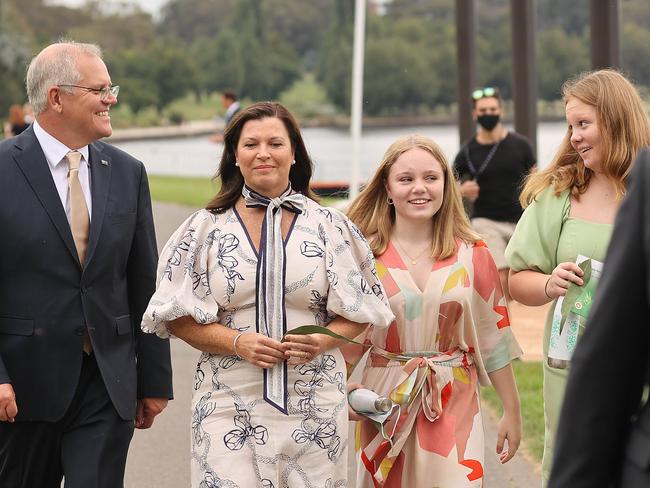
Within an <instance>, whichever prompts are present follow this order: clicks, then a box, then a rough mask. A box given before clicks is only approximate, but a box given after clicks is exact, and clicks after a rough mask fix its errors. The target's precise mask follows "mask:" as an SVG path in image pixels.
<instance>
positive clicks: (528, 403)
mask: <svg viewBox="0 0 650 488" xmlns="http://www.w3.org/2000/svg"><path fill="white" fill-rule="evenodd" d="M513 366H514V370H515V376H516V378H517V387H518V388H519V398H520V399H521V416H522V418H523V422H524V440H523V444H524V448H525V449H526V451H527V452H528V454H529V455H530V456H532V457H533V458H534V459H536V460H537V461H539V462H541V461H542V452H543V451H544V407H543V400H542V363H541V362H530V363H524V362H522V361H515V362H514V363H513ZM481 396H482V398H483V399H484V400H486V401H487V402H488V404H490V406H492V407H493V408H494V410H496V411H497V413H498V414H499V416H501V402H500V401H499V397H498V396H497V394H496V392H495V391H494V388H491V387H488V388H481Z"/></svg>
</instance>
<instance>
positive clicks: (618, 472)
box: [549, 149, 650, 488]
mask: <svg viewBox="0 0 650 488" xmlns="http://www.w3.org/2000/svg"><path fill="white" fill-rule="evenodd" d="M612 235H613V237H612V240H611V243H610V246H609V249H608V252H607V258H606V259H605V265H604V269H603V273H602V275H601V278H600V283H599V285H598V291H597V293H596V298H595V302H594V304H593V307H592V309H591V314H590V316H589V319H588V321H587V325H586V327H585V333H584V336H583V337H582V339H581V341H580V342H579V343H578V346H577V348H576V351H575V353H574V356H573V359H572V361H571V372H570V374H569V382H568V386H567V391H566V396H565V400H564V405H563V408H562V414H561V418H560V424H559V429H558V434H557V444H556V450H555V456H554V461H553V472H552V474H551V478H550V482H549V488H559V487H563V488H569V487H570V488H582V487H584V488H587V487H589V488H595V487H605V486H619V485H624V486H625V487H626V488H634V487H636V486H639V487H640V486H643V487H647V486H650V408H648V406H647V405H646V407H645V408H642V409H641V410H639V408H640V405H639V403H640V398H641V395H642V392H643V388H644V385H645V384H647V383H648V379H649V378H650V361H649V357H650V353H649V351H650V322H649V321H650V306H649V304H650V151H649V150H648V149H646V150H644V151H642V152H641V154H640V155H639V157H638V159H637V161H636V163H635V168H634V170H633V173H632V176H631V181H630V187H629V192H628V195H627V197H626V199H625V201H624V202H623V204H622V206H621V209H620V211H619V213H618V216H617V218H616V224H615V227H614V233H613V234H612ZM633 472H635V473H636V475H634V477H635V479H636V481H632V480H631V478H628V477H627V475H628V474H630V473H633ZM637 475H639V476H640V477H639V476H637ZM621 476H625V479H626V481H624V482H621Z"/></svg>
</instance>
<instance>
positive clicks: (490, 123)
mask: <svg viewBox="0 0 650 488" xmlns="http://www.w3.org/2000/svg"><path fill="white" fill-rule="evenodd" d="M500 118H501V117H500V116H499V115H479V116H478V117H476V121H477V122H478V123H479V124H480V125H481V127H483V128H484V129H485V130H487V131H490V130H492V129H494V128H495V127H496V125H497V124H498V123H499V119H500Z"/></svg>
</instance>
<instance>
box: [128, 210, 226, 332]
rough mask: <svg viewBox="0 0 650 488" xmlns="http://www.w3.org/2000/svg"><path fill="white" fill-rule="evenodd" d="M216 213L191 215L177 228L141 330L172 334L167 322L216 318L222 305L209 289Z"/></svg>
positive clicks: (160, 262)
mask: <svg viewBox="0 0 650 488" xmlns="http://www.w3.org/2000/svg"><path fill="white" fill-rule="evenodd" d="M214 219H215V216H214V215H212V214H211V213H210V212H208V211H207V210H199V211H198V212H196V213H194V214H193V215H191V216H190V217H189V218H188V219H187V220H186V221H185V222H183V224H182V225H181V226H180V227H179V228H178V229H177V230H176V232H174V234H173V235H172V236H171V237H170V238H169V241H167V244H166V245H165V247H164V249H163V251H162V253H161V254H160V259H159V260H158V271H157V276H158V284H157V286H156V292H155V293H154V294H153V296H152V297H151V300H150V301H149V305H148V306H147V310H146V311H145V313H144V316H143V317H142V325H141V327H142V330H143V331H144V332H148V333H153V334H157V335H158V336H160V337H163V338H166V337H170V333H169V331H168V329H167V323H168V322H170V321H172V320H175V319H177V318H179V317H186V316H190V317H192V318H193V319H194V320H195V321H196V322H197V323H199V324H208V323H212V322H215V321H216V320H217V314H218V312H219V305H218V304H217V302H216V301H215V299H214V296H213V295H212V293H211V292H210V285H209V281H208V278H209V263H208V254H209V250H210V248H211V246H212V243H213V242H214V241H215V238H216V237H218V236H216V234H217V233H218V230H217V226H216V225H215V223H214Z"/></svg>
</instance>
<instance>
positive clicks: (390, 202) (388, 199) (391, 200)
mask: <svg viewBox="0 0 650 488" xmlns="http://www.w3.org/2000/svg"><path fill="white" fill-rule="evenodd" d="M386 203H388V205H392V204H393V199H392V198H391V197H388V198H387V199H386Z"/></svg>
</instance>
